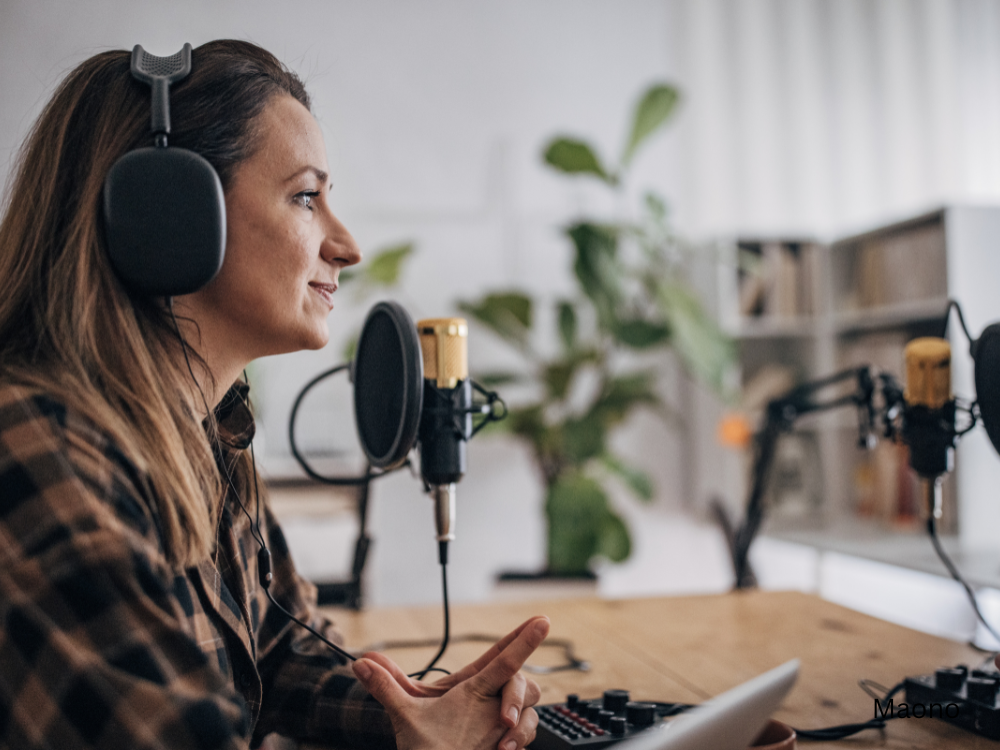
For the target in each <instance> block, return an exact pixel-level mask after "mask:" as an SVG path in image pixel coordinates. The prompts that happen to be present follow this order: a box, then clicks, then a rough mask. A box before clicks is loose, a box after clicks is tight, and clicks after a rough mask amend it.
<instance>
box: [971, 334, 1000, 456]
mask: <svg viewBox="0 0 1000 750" xmlns="http://www.w3.org/2000/svg"><path fill="white" fill-rule="evenodd" d="M975 377H976V400H977V401H978V402H979V413H980V415H981V416H982V419H983V426H984V427H985V428H986V434H987V435H989V436H990V441H992V443H993V448H994V449H996V451H997V453H1000V323H994V324H993V325H991V326H988V327H987V328H986V330H984V331H983V333H982V335H981V336H980V337H979V340H978V341H976V353H975Z"/></svg>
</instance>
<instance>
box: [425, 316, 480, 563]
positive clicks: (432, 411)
mask: <svg viewBox="0 0 1000 750" xmlns="http://www.w3.org/2000/svg"><path fill="white" fill-rule="evenodd" d="M417 333H418V334H419V336H420V349H421V352H422V353H423V360H424V408H423V413H422V414H421V417H420V429H419V432H418V440H419V442H420V473H421V476H422V477H423V479H424V481H425V482H426V483H427V485H428V486H429V488H430V491H431V495H432V497H433V499H434V506H435V508H434V518H435V522H436V524H437V539H438V542H440V543H441V544H440V551H441V555H442V562H445V561H446V559H445V556H446V555H447V542H450V541H452V540H453V539H454V538H455V483H456V482H458V480H460V479H461V478H462V475H463V474H465V465H466V446H465V443H466V441H467V440H468V439H469V438H470V437H472V383H471V381H470V380H469V354H468V340H469V326H468V323H466V321H465V320H464V319H462V318H431V319H427V320H419V321H417Z"/></svg>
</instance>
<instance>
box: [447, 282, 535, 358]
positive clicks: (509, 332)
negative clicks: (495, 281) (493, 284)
mask: <svg viewBox="0 0 1000 750" xmlns="http://www.w3.org/2000/svg"><path fill="white" fill-rule="evenodd" d="M458 307H459V309H460V310H461V311H462V312H464V313H467V314H469V315H470V316H472V317H473V318H475V319H476V320H478V321H479V322H480V323H483V324H484V325H486V326H488V327H489V328H490V329H492V330H493V331H494V332H495V333H497V334H499V335H500V336H502V337H503V338H505V339H507V340H508V341H511V342H513V343H515V344H517V345H519V346H522V347H524V346H526V345H527V341H528V331H529V330H530V329H531V323H532V301H531V297H528V296H527V295H526V294H523V293H522V292H517V291H510V292H496V293H493V294H487V295H486V296H485V297H483V298H482V299H480V300H479V301H477V302H459V303H458Z"/></svg>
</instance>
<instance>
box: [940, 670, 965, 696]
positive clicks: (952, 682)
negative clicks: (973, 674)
mask: <svg viewBox="0 0 1000 750" xmlns="http://www.w3.org/2000/svg"><path fill="white" fill-rule="evenodd" d="M966 674H968V672H967V671H966V670H965V669H963V668H960V667H956V668H954V669H949V668H947V667H945V668H943V669H939V670H937V671H936V672H935V673H934V684H935V685H936V686H937V687H939V688H940V689H941V690H950V691H951V692H953V693H957V692H958V691H959V690H961V689H962V685H963V684H964V683H965V675H966Z"/></svg>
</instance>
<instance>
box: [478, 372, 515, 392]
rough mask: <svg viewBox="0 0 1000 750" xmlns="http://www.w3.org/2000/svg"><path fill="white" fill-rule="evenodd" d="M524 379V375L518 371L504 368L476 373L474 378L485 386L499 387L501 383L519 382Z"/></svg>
mask: <svg viewBox="0 0 1000 750" xmlns="http://www.w3.org/2000/svg"><path fill="white" fill-rule="evenodd" d="M524 379H525V376H524V375H523V374H521V373H519V372H507V371H505V370H498V371H494V372H481V373H477V374H476V380H477V381H479V383H480V384H482V385H484V386H486V387H487V388H499V387H500V386H502V385H510V384H511V383H521V382H523V381H524Z"/></svg>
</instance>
